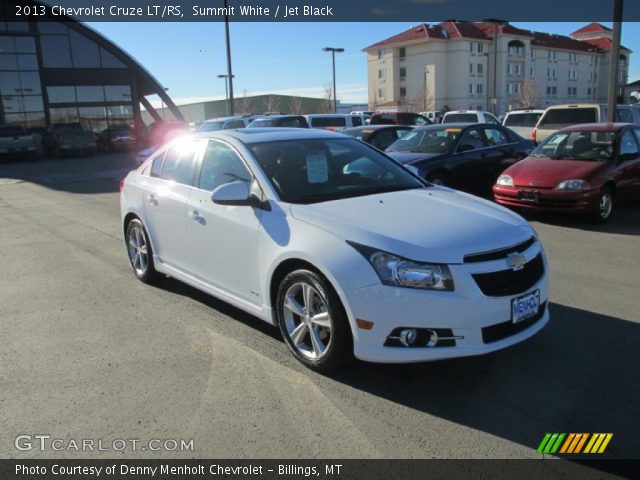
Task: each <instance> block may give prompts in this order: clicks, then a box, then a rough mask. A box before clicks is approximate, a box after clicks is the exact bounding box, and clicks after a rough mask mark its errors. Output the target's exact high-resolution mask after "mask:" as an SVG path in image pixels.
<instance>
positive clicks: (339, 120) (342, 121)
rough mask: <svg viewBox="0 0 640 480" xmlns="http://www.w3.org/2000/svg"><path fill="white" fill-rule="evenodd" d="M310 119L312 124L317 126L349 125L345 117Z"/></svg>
mask: <svg viewBox="0 0 640 480" xmlns="http://www.w3.org/2000/svg"><path fill="white" fill-rule="evenodd" d="M356 118H357V117H356ZM310 120H311V122H310V123H311V126H312V127H317V128H323V127H346V126H347V120H346V118H344V117H310Z"/></svg>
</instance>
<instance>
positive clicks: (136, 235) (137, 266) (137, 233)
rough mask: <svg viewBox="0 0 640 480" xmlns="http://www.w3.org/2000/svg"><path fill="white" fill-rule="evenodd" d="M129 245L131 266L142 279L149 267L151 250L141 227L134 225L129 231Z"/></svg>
mask: <svg viewBox="0 0 640 480" xmlns="http://www.w3.org/2000/svg"><path fill="white" fill-rule="evenodd" d="M127 244H128V252H129V261H130V262H131V266H132V267H133V269H134V270H135V272H136V274H137V275H138V276H139V277H141V276H143V275H144V274H145V272H146V271H147V268H148V265H149V249H148V248H147V241H146V238H145V236H144V232H143V231H142V227H141V226H140V225H137V224H136V225H132V227H131V228H130V229H129V238H128V241H127Z"/></svg>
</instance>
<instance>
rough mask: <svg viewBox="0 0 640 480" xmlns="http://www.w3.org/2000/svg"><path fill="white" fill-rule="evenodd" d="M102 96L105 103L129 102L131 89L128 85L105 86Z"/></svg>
mask: <svg viewBox="0 0 640 480" xmlns="http://www.w3.org/2000/svg"><path fill="white" fill-rule="evenodd" d="M104 96H105V99H106V101H107V102H120V103H123V102H125V103H129V102H131V87H130V86H129V85H105V87H104Z"/></svg>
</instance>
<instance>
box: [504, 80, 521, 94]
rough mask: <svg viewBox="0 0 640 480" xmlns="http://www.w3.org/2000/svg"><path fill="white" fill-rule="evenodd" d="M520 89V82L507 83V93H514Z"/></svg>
mask: <svg viewBox="0 0 640 480" xmlns="http://www.w3.org/2000/svg"><path fill="white" fill-rule="evenodd" d="M519 91H520V84H519V83H507V95H514V94H516V93H518V92H519Z"/></svg>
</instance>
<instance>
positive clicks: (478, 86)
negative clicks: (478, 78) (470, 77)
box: [476, 83, 482, 95]
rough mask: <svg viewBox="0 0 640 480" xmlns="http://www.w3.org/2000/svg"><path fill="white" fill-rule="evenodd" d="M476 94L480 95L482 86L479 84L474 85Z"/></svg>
mask: <svg viewBox="0 0 640 480" xmlns="http://www.w3.org/2000/svg"><path fill="white" fill-rule="evenodd" d="M476 93H477V94H478V95H482V84H481V83H478V84H477V85H476Z"/></svg>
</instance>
